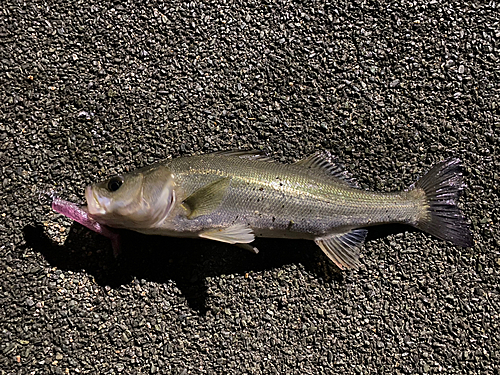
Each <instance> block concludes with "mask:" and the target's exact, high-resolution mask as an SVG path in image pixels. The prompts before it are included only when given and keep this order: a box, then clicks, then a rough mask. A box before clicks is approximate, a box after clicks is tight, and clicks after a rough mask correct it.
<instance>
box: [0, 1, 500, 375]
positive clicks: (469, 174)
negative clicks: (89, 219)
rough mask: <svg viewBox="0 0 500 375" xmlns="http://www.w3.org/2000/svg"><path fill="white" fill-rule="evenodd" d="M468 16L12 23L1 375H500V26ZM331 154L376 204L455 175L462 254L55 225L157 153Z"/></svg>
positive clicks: (224, 5)
mask: <svg viewBox="0 0 500 375" xmlns="http://www.w3.org/2000/svg"><path fill="white" fill-rule="evenodd" d="M499 6H500V5H499V4H498V2H494V1H491V2H463V1H449V0H443V1H425V2H408V1H399V2H396V1H394V2H391V1H384V0H382V1H381V2H372V1H365V0H362V1H331V2H321V1H253V0H250V1H248V2H245V3H242V2H237V1H233V0H215V1H210V2H202V1H191V2H182V1H177V0H174V1H171V2H157V1H143V2H142V1H124V2H109V1H95V0H87V1H72V0H69V1H39V0H36V1H28V2H21V1H13V0H6V1H3V2H2V5H1V6H0V88H1V90H0V184H1V185H0V375H4V374H179V375H180V374H182V375H185V374H374V373H381V374H438V373H439V374H499V368H500V327H499V324H500V322H499V314H500V286H499V274H500V250H499V249H500V231H499V229H500V224H499V219H500V198H499V189H498V184H499V183H500V177H499V176H500V158H499V152H500V147H499V146H500V142H499V135H500V109H499V107H500V99H499V98H500V69H499V66H500V53H499V48H500V45H499V43H500V41H499V39H500V31H499V25H500V12H499ZM232 149H245V150H262V151H264V152H266V153H267V154H268V155H269V156H270V157H272V158H273V159H275V160H277V161H279V162H283V163H291V162H295V161H297V160H300V159H302V158H304V157H306V156H307V155H310V154H312V153H314V152H315V151H318V150H330V151H331V152H332V153H333V154H335V155H336V156H337V157H338V158H339V160H341V161H342V162H343V164H344V165H345V167H346V169H347V170H348V171H349V172H350V173H351V175H352V176H353V177H354V178H355V179H356V180H357V182H358V184H359V185H360V186H361V188H363V189H370V190H376V191H394V190H401V189H404V188H407V187H408V186H410V185H411V184H412V183H413V182H415V181H416V179H417V178H418V177H419V176H422V175H423V174H424V173H425V172H426V171H427V170H428V169H429V168H430V167H431V166H432V165H433V164H435V163H436V162H438V161H440V160H444V159H446V158H449V157H458V158H460V159H461V160H462V165H463V174H464V180H465V183H466V185H467V187H466V189H465V190H464V194H463V196H462V198H461V200H460V206H461V207H462V209H463V211H464V213H465V215H466V217H467V218H468V220H469V222H470V224H471V230H472V232H473V236H474V246H473V247H472V248H458V247H455V246H453V245H451V244H449V243H446V242H443V241H441V240H438V239H436V238H433V237H432V236H430V235H427V234H425V233H422V232H419V231H417V230H413V229H411V228H408V227H404V226H394V225H392V226H385V227H377V228H371V229H370V234H369V236H368V238H367V241H366V244H365V246H364V247H363V250H362V260H361V262H362V267H361V269H360V270H358V271H348V272H340V271H339V270H337V269H336V268H335V266H334V265H332V264H331V262H330V261H329V260H328V259H327V258H326V257H325V256H324V255H323V254H322V253H321V250H320V249H319V248H317V247H316V245H315V244H314V243H312V242H308V241H298V240H297V241H292V240H271V239H259V240H258V241H257V243H256V245H257V246H258V248H259V249H260V253H259V254H257V255H255V254H251V253H250V252H246V251H245V250H243V249H239V248H235V247H233V246H230V245H225V244H221V243H215V242H211V241H204V240H194V239H172V238H167V237H153V236H145V235H140V234H136V233H132V232H129V233H125V234H124V236H125V242H124V243H125V245H124V248H123V253H122V254H121V256H120V257H119V258H118V259H115V258H114V257H113V255H112V250H111V246H110V244H109V241H108V240H107V239H105V238H102V237H101V236H99V235H97V234H96V233H93V232H90V231H89V230H87V229H85V228H83V227H82V226H80V225H78V224H74V223H72V222H71V221H70V220H68V219H66V218H64V217H62V216H61V215H59V214H56V213H55V212H53V211H52V210H51V209H50V205H49V201H48V199H47V197H46V194H45V192H55V194H57V195H58V196H60V197H62V198H64V199H68V200H71V201H74V202H78V203H83V202H84V188H85V186H86V185H88V184H90V183H93V182H97V181H99V180H102V179H104V178H107V177H109V176H112V175H113V174H116V173H121V172H126V171H130V170H133V169H135V168H137V167H141V166H144V165H148V164H150V163H153V162H155V161H159V160H162V159H166V158H174V157H178V156H182V155H192V154H202V153H209V152H213V151H220V150H232Z"/></svg>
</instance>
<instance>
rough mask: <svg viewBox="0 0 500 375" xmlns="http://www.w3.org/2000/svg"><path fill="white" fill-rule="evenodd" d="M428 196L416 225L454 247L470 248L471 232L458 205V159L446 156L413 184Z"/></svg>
mask: <svg viewBox="0 0 500 375" xmlns="http://www.w3.org/2000/svg"><path fill="white" fill-rule="evenodd" d="M419 188H420V189H422V190H423V191H424V192H425V196H426V198H427V205H428V207H427V214H426V215H423V216H422V217H421V219H420V220H419V222H418V223H417V224H416V225H415V226H416V227H417V228H419V229H421V230H423V231H425V232H428V233H430V234H432V235H434V236H436V237H438V238H441V239H443V240H446V241H450V242H453V243H454V244H455V245H457V246H462V247H471V246H472V245H473V241H472V235H471V232H470V230H469V226H468V225H467V223H466V222H465V218H464V216H463V215H462V213H461V212H460V209H459V208H458V206H457V201H458V197H459V194H460V192H461V191H462V190H463V188H464V184H463V181H462V173H461V171H460V160H459V159H448V160H446V161H443V162H441V163H439V164H437V165H435V166H434V167H433V168H432V169H431V170H430V171H429V172H428V173H427V174H426V175H425V176H424V177H422V178H421V179H420V180H419V181H418V182H417V183H416V184H415V189H419Z"/></svg>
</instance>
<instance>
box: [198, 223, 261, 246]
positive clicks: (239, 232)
mask: <svg viewBox="0 0 500 375" xmlns="http://www.w3.org/2000/svg"><path fill="white" fill-rule="evenodd" d="M199 236H200V237H201V238H207V239H209V240H214V241H220V242H225V243H230V244H236V243H238V244H246V243H250V242H252V241H253V240H254V239H255V235H254V234H253V232H252V228H249V227H247V226H246V225H243V224H236V225H233V226H231V227H229V228H217V229H210V230H207V231H205V232H202V233H200V234H199Z"/></svg>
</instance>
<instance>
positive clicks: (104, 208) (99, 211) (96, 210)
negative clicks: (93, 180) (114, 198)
mask: <svg viewBox="0 0 500 375" xmlns="http://www.w3.org/2000/svg"><path fill="white" fill-rule="evenodd" d="M85 199H86V200H87V207H88V212H89V214H90V215H104V214H106V212H108V208H109V204H110V200H109V199H108V198H103V197H101V199H99V197H97V195H96V192H95V191H94V190H93V189H92V186H87V187H86V188H85ZM106 201H107V202H106Z"/></svg>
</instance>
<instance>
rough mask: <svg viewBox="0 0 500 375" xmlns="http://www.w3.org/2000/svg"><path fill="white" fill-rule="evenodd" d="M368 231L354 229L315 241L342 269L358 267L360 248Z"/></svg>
mask: <svg viewBox="0 0 500 375" xmlns="http://www.w3.org/2000/svg"><path fill="white" fill-rule="evenodd" d="M367 233H368V231H367V230H366V229H354V230H352V231H350V232H346V233H336V234H329V235H328V236H325V237H320V238H316V239H315V240H314V242H316V243H317V244H318V246H319V247H320V248H321V250H323V252H324V253H325V254H326V255H327V256H328V258H330V259H331V260H332V261H333V262H334V263H335V264H336V265H337V267H339V268H340V269H341V270H346V269H357V268H358V267H359V264H360V263H359V248H360V247H361V245H362V244H363V242H364V241H365V238H366V234H367Z"/></svg>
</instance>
